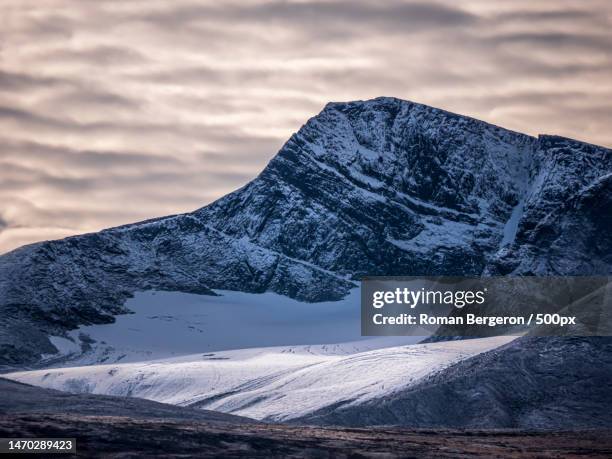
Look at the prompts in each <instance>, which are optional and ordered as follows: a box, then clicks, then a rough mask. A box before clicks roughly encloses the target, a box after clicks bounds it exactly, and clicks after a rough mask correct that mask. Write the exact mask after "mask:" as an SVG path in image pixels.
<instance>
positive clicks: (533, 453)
mask: <svg viewBox="0 0 612 459" xmlns="http://www.w3.org/2000/svg"><path fill="white" fill-rule="evenodd" d="M61 437H64V438H76V439H77V452H78V456H79V457H105V458H108V457H110V458H130V457H164V458H167V457H223V458H232V457H265V458H270V457H290V458H310V457H314V458H328V457H334V458H336V457H339V458H342V457H355V458H358V457H372V458H394V457H418V458H428V457H443V458H444V457H446V458H462V457H464V458H467V457H481V458H491V457H511V458H527V457H545V458H572V457H576V458H578V457H581V458H585V457H589V458H609V457H612V430H587V431H571V432H538V433H535V432H526V431H519V430H497V431H495V430H445V429H430V430H422V429H421V430H419V429H398V428H383V427H380V428H359V429H357V428H322V427H304V426H288V425H278V424H264V423H258V422H256V421H253V420H250V419H248V418H241V417H238V416H231V415H226V414H222V413H216V412H213V411H206V410H197V409H190V408H181V407H177V406H172V405H166V404H163V403H156V402H151V401H147V400H141V399H136V398H126V397H111V396H100V395H87V394H67V393H64V392H60V391H55V390H49V389H41V388H37V387H33V386H29V385H26V384H21V383H17V382H13V381H9V380H6V379H2V378H0V438H61ZM20 457H25V456H20ZM38 457H41V456H38ZM54 457H67V455H61V456H57V455H55V456H54Z"/></svg>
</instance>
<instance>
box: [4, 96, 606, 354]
mask: <svg viewBox="0 0 612 459" xmlns="http://www.w3.org/2000/svg"><path fill="white" fill-rule="evenodd" d="M611 174H612V151H611V150H609V149H606V148H603V147H597V146H593V145H588V144H584V143H581V142H577V141H573V140H569V139H563V138H559V137H551V136H541V137H539V138H533V137H530V136H526V135H523V134H519V133H515V132H511V131H508V130H505V129H502V128H499V127H496V126H492V125H490V124H487V123H484V122H481V121H478V120H475V119H471V118H467V117H463V116H460V115H455V114H452V113H448V112H445V111H443V110H438V109H435V108H431V107H427V106H423V105H419V104H414V103H411V102H406V101H401V100H398V99H391V98H380V99H374V100H371V101H366V102H351V103H333V104H328V105H327V106H326V107H325V109H324V110H323V111H322V112H321V113H320V114H319V115H317V116H316V117H314V118H312V119H311V120H309V121H308V122H307V123H306V124H305V125H304V126H303V127H302V128H301V129H300V130H299V132H298V133H296V134H294V135H293V136H292V137H291V138H290V139H289V141H288V142H287V143H286V144H285V146H284V147H283V148H282V149H281V150H280V152H279V153H278V154H277V156H276V157H275V158H274V159H273V160H272V161H271V162H270V164H269V165H268V166H267V167H266V169H265V170H264V171H263V172H262V173H261V174H260V175H259V176H258V177H257V178H256V179H254V180H253V181H252V182H251V183H249V184H248V185H246V186H245V187H243V188H242V189H240V190H238V191H236V192H234V193H231V194H229V195H228V196H226V197H224V198H222V199H220V200H218V201H216V202H215V203H213V204H211V205H209V206H207V207H204V208H202V209H199V210H197V211H195V212H192V213H189V214H183V215H177V216H171V217H165V218H160V219H156V220H150V221H146V222H142V223H136V224H133V225H127V226H123V227H118V228H112V229H109V230H104V231H101V232H99V233H94V234H87V235H82V236H75V237H70V238H66V239H63V240H59V241H50V242H43V243H38V244H33V245H29V246H25V247H22V248H20V249H17V250H15V251H13V252H11V253H8V254H6V255H3V256H1V257H0V310H1V311H2V315H3V318H4V320H3V323H2V324H1V325H0V363H3V364H23V363H28V362H34V361H36V360H37V359H39V357H40V354H41V353H51V352H53V351H54V348H53V346H52V345H51V343H50V342H49V341H48V339H47V338H46V336H47V335H48V334H49V333H52V334H59V335H61V334H62V333H63V332H64V331H65V330H67V329H70V328H74V327H76V326H78V325H79V324H90V323H102V322H108V321H112V320H113V316H114V315H116V314H120V313H124V312H126V310H125V308H124V306H123V304H124V302H125V300H126V299H127V298H128V297H129V296H130V295H132V294H133V293H134V292H136V291H140V290H148V289H159V290H175V291H184V292H195V293H203V294H207V293H208V294H211V293H212V290H213V289H233V290H242V291H247V292H263V291H274V292H277V293H280V294H283V295H288V296H290V297H293V298H297V299H300V300H303V301H321V300H328V299H340V298H342V297H343V296H344V295H346V294H347V292H348V291H349V290H350V289H351V288H352V287H353V286H355V282H354V281H355V280H357V279H359V277H361V276H362V275H365V274H369V275H382V274H385V275H417V274H419V275H420V274H429V275H432V274H447V275H453V274H454V275H481V274H537V275H546V274H567V275H570V274H595V273H597V274H610V272H611V270H612V269H611V266H612V264H611V256H612V237H611V236H610V234H612V222H611V220H610V216H611V215H612V212H611V203H612V197H611V196H612V194H611V186H612V185H611V178H610V177H611Z"/></svg>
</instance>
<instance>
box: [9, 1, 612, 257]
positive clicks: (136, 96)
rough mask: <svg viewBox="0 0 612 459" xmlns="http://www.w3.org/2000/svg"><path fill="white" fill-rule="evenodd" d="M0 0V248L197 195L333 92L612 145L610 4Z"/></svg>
mask: <svg viewBox="0 0 612 459" xmlns="http://www.w3.org/2000/svg"><path fill="white" fill-rule="evenodd" d="M0 5H2V6H1V8H2V11H0V26H1V29H0V53H1V54H0V253H1V252H4V251H7V250H9V249H12V248H14V247H17V246H19V245H22V244H24V243H29V242H32V241H36V240H41V239H50V238H57V237H63V236H66V235H70V234H75V233H81V232H87V231H93V230H98V229H101V228H104V227H108V226H112V225H118V224H123V223H128V222H132V221H137V220H141V219H145V218H149V217H153V216H161V215H165V214H171V213H177V212H184V211H189V210H193V209H195V208H198V207H201V206H203V205H205V204H207V203H209V202H211V201H212V200H214V199H216V198H218V197H220V196H222V195H223V194H225V193H227V192H229V191H232V190H234V189H235V188H237V187H239V186H241V185H243V184H245V183H246V182H247V181H249V180H250V179H251V178H253V177H254V176H255V175H256V174H257V173H258V172H259V171H260V170H261V169H262V168H263V167H264V166H265V164H266V163H267V161H268V160H269V159H270V158H271V157H272V156H273V155H274V154H275V153H276V152H277V151H278V149H279V148H280V147H281V145H282V144H283V142H284V141H285V140H286V139H287V138H288V137H289V136H290V134H291V133H292V132H294V131H296V130H297V129H299V127H300V126H301V125H302V124H303V123H304V122H305V121H306V120H307V119H308V118H309V117H311V116H313V115H315V114H316V113H318V112H319V111H320V110H321V108H322V107H323V105H325V103H326V102H328V101H344V100H355V99H369V98H372V97H376V96H382V95H384V96H395V97H400V98H403V99H409V100H413V101H416V102H421V103H425V104H429V105H433V106H436V107H441V108H445V109H447V110H451V111H455V112H458V113H462V114H466V115H471V116H474V117H476V118H480V119H483V120H486V121H489V122H492V123H495V124H498V125H501V126H504V127H507V128H510V129H514V130H518V131H523V132H526V133H529V134H534V135H535V134H538V133H549V134H560V135H564V136H568V137H574V138H577V139H581V140H585V141H589V142H593V143H597V144H602V145H605V146H612V129H611V127H612V104H611V103H610V102H611V100H612V97H611V96H612V32H611V31H612V1H609V0H571V1H569V0H568V1H564V0H538V1H534V0H507V1H504V0H501V1H494V0H465V1H455V0H448V1H444V0H438V1H425V0H423V1H382V0H373V1H363V2H358V1H355V0H351V1H346V2H343V1H334V0H332V1H309V0H306V1H300V2H290V1H265V2H264V1H240V2H236V3H232V2H231V1H226V0H223V1H221V0H215V1H210V2H205V1H193V0H187V1H176V0H173V1H167V0H163V1H155V0H144V1H140V0H116V1H102V0H95V1H94V0H91V1H85V0H80V1H78V0H74V1H51V0H49V1H45V0H0Z"/></svg>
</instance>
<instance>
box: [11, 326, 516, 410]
mask: <svg viewBox="0 0 612 459" xmlns="http://www.w3.org/2000/svg"><path fill="white" fill-rule="evenodd" d="M512 339H514V338H512V337H495V338H483V339H475V340H464V341H450V342H441V343H428V344H412V345H406V346H395V347H385V348H382V349H374V350H368V351H363V350H362V349H360V348H359V344H358V343H349V344H343V345H336V346H333V345H332V346H329V345H318V346H314V345H306V346H281V347H269V348H253V349H245V350H234V351H221V352H208V353H201V354H195V355H189V356H183V357H176V358H171V359H160V360H154V361H148V362H135V363H119V364H112V365H89V366H81V367H69V368H54V369H45V370H37V371H27V372H18V373H10V374H8V375H5V376H6V377H7V378H10V379H14V380H17V381H21V382H24V383H28V384H33V385H36V386H42V387H46V388H53V389H59V390H63V391H68V392H76V393H93V394H106V395H121V396H131V397H139V398H145V399H149V400H154V401H158V402H166V403H171V404H176V405H182V406H192V407H199V408H205V409H208V410H215V411H221V412H225V413H232V414H238V415H242V416H247V417H251V418H255V419H262V420H268V421H288V420H291V419H294V418H300V417H303V416H306V415H308V414H310V413H313V412H316V411H318V410H321V409H324V408H327V407H330V406H333V407H338V406H345V407H351V406H359V405H360V404H363V403H364V402H366V401H369V400H372V399H376V398H380V397H384V396H387V395H389V394H392V393H394V392H399V391H402V390H406V389H407V388H409V387H410V386H411V385H414V384H416V383H417V382H419V381H420V380H422V379H423V378H424V377H426V376H428V375H431V374H434V373H436V372H439V371H440V370H442V369H444V368H446V367H448V366H450V365H452V364H454V363H457V362H459V361H461V360H464V359H466V358H468V357H472V356H474V355H477V354H480V353H482V352H485V351H488V350H491V349H494V348H497V347H499V346H501V345H503V344H506V343H508V342H510V341H511V340H512ZM387 345H388V343H387Z"/></svg>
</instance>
